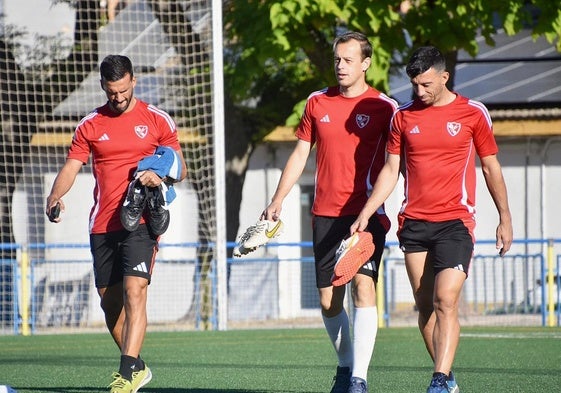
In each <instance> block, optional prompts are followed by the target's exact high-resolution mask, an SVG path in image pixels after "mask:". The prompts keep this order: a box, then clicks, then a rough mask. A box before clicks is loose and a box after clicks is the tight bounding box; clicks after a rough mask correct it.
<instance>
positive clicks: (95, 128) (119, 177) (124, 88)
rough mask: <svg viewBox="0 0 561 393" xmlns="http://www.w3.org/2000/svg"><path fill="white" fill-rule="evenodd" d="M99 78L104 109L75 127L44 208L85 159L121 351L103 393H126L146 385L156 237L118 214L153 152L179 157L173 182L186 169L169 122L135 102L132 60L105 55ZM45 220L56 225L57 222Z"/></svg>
mask: <svg viewBox="0 0 561 393" xmlns="http://www.w3.org/2000/svg"><path fill="white" fill-rule="evenodd" d="M100 74H101V87H102V89H103V91H104V92H105V94H106V96H107V103H106V104H105V105H103V106H101V107H99V108H97V109H96V110H94V111H93V112H91V113H90V114H89V115H87V116H86V117H84V118H83V119H82V120H81V121H80V123H79V124H78V126H77V127H76V131H75V133H74V137H73V139H72V145H71V146H70V149H69V152H68V156H67V159H66V163H65V164H64V166H63V167H62V169H61V170H60V172H59V173H58V175H57V177H56V179H55V181H54V184H53V187H52V189H51V192H50V194H49V196H48V197H47V204H46V208H47V215H49V214H50V212H51V209H52V208H54V207H56V206H58V208H60V210H61V211H64V202H63V200H62V199H61V198H62V197H63V196H64V195H65V194H66V193H67V192H68V191H69V190H70V188H71V187H72V184H73V183H74V180H75V179H76V176H77V174H78V172H79V171H80V169H81V168H82V166H83V165H85V164H87V162H88V158H89V156H90V154H91V156H92V167H93V168H92V170H93V176H94V179H95V188H94V192H93V197H94V205H93V207H92V209H91V211H90V222H89V230H90V246H91V251H92V256H93V265H94V274H95V285H96V287H97V290H98V293H99V296H100V298H101V308H102V309H103V312H104V314H105V321H106V324H107V328H108V329H109V332H110V333H111V335H112V336H113V339H114V341H115V343H116V344H117V346H118V347H119V349H120V350H121V361H120V367H119V372H118V373H114V375H113V378H114V380H113V382H112V383H111V385H110V387H111V392H112V393H131V392H137V391H138V389H140V387H142V386H144V385H145V384H147V383H148V382H149V381H150V379H151V378H152V374H151V371H150V369H149V368H148V367H147V366H146V365H145V364H144V361H143V360H142V359H141V358H140V350H141V348H142V343H143V341H144V336H145V334H146V325H147V319H146V299H147V290H148V284H149V283H150V278H151V274H152V268H153V266H154V261H155V256H156V252H157V251H158V236H157V235H155V234H154V233H153V231H151V230H150V228H149V227H148V226H147V225H146V223H145V221H144V218H142V219H141V221H140V224H141V225H139V226H138V228H137V229H135V230H134V231H131V232H129V231H127V230H125V229H124V228H123V225H122V224H121V220H120V214H119V212H120V209H121V205H122V204H123V201H124V199H125V195H126V194H127V187H128V185H129V182H131V180H132V179H133V175H134V173H135V171H136V169H137V165H138V162H139V161H140V160H141V159H142V158H144V157H147V156H151V155H152V154H154V152H155V150H156V148H158V146H168V147H171V148H172V149H173V150H175V151H176V153H177V154H178V156H179V157H181V165H182V170H181V179H180V180H183V179H184V178H185V177H186V175H187V169H186V166H185V161H184V159H183V154H182V152H181V146H180V145H179V139H178V137H177V131H176V127H175V123H174V122H173V120H172V119H171V117H170V116H169V115H168V114H167V113H166V112H164V111H162V110H161V109H158V108H156V107H154V106H153V105H149V104H147V103H145V102H143V101H141V100H139V99H136V98H135V97H134V87H135V85H136V78H135V76H134V74H133V68H132V63H131V61H130V60H129V59H128V58H127V57H125V56H120V55H109V56H107V57H106V58H105V59H104V60H103V61H102V63H101V65H100ZM137 178H138V180H137V181H138V182H139V183H141V184H142V185H143V186H146V187H149V188H152V189H153V188H156V187H159V186H160V185H161V183H162V181H164V180H166V181H168V180H169V179H162V178H160V177H159V176H158V175H157V174H156V173H154V172H152V171H149V170H147V171H143V172H142V173H140V172H139V173H138V174H137ZM140 211H142V209H140ZM49 218H50V219H51V220H52V221H53V222H60V221H61V218H60V217H57V216H56V215H54V216H52V215H51V216H50V217H49Z"/></svg>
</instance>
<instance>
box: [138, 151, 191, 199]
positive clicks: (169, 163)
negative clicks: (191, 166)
mask: <svg viewBox="0 0 561 393" xmlns="http://www.w3.org/2000/svg"><path fill="white" fill-rule="evenodd" d="M147 170H149V171H152V172H154V173H156V174H157V175H158V176H160V177H161V178H164V177H166V176H167V177H169V178H171V179H173V180H180V179H181V158H180V157H179V155H178V154H177V152H176V151H175V150H173V149H172V148H171V147H168V146H158V147H157V148H156V151H155V152H154V154H153V155H151V156H148V157H144V158H143V159H142V160H140V161H139V162H138V167H137V168H136V171H137V172H140V171H147ZM161 187H162V193H163V194H164V199H165V201H166V206H167V205H169V204H170V203H171V202H172V201H173V200H174V199H175V190H174V189H173V186H172V185H167V184H165V183H162V185H161Z"/></svg>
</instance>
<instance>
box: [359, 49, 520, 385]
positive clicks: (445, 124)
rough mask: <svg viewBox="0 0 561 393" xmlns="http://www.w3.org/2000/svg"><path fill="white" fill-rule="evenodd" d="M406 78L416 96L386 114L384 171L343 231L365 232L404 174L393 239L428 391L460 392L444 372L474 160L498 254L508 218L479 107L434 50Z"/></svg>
mask: <svg viewBox="0 0 561 393" xmlns="http://www.w3.org/2000/svg"><path fill="white" fill-rule="evenodd" d="M406 71H407V75H408V76H409V77H410V78H411V84H412V86H413V91H414V93H415V95H416V97H415V99H414V100H413V101H411V102H409V103H407V104H404V105H402V106H400V107H399V109H398V110H397V112H396V113H395V116H394V118H393V120H392V124H391V131H390V136H389V139H388V145H387V152H388V157H387V159H386V164H385V165H384V168H383V169H382V171H381V172H380V176H379V177H378V181H377V182H376V184H375V186H374V190H373V192H372V195H371V196H370V198H369V199H368V202H367V203H366V205H365V206H364V208H363V210H362V211H361V213H360V214H359V216H358V218H357V220H356V221H355V222H354V223H353V225H352V226H351V233H353V232H355V231H362V230H364V229H365V228H366V226H367V223H368V219H369V217H370V216H371V215H372V214H373V213H374V212H375V211H376V209H378V207H379V206H380V205H381V204H382V203H383V202H384V201H385V200H386V198H387V197H388V196H389V195H390V193H391V192H392V191H393V189H394V187H395V185H396V183H397V180H398V176H399V173H400V169H401V168H404V171H403V175H404V177H405V199H404V201H403V204H402V206H401V210H400V212H399V217H398V219H399V229H398V238H399V242H400V247H401V249H402V250H403V252H404V254H405V265H406V268H407V273H408V276H409V280H410V283H411V287H412V290H413V294H414V297H415V303H416V305H417V308H418V310H419V329H420V330H421V334H422V336H423V339H424V341H425V345H426V347H427V350H428V352H429V354H430V356H431V358H432V360H433V362H434V374H433V378H432V381H431V384H430V386H429V388H428V389H427V393H445V392H454V393H455V392H458V391H459V388H458V385H457V383H456V380H455V378H454V375H453V373H452V372H451V368H452V364H453V361H454V357H455V353H456V349H457V347H458V342H459V339H460V324H459V320H458V301H459V298H460V293H461V290H462V287H463V284H464V281H465V280H466V278H467V274H468V268H469V264H470V261H471V257H472V253H473V246H474V242H475V238H474V233H473V231H474V228H475V216H474V213H475V185H476V175H475V155H476V154H477V155H478V156H479V158H480V161H481V168H482V171H483V176H484V177H485V181H486V184H487V188H488V190H489V192H490V194H491V197H492V198H493V201H494V203H495V205H496V207H497V211H498V213H499V225H498V227H497V231H496V237H497V243H496V247H497V249H499V253H500V255H501V256H502V255H504V254H505V253H506V252H507V251H508V250H509V248H510V246H511V243H512V222H511V214H510V209H509V206H508V198H507V191H506V185H505V182H504V178H503V175H502V170H501V166H500V164H499V161H498V159H497V152H498V148H497V145H496V143H495V138H494V136H493V128H492V123H491V118H490V116H489V112H488V111H487V109H486V108H485V106H484V105H483V104H481V103H479V102H477V101H473V100H470V99H467V98H465V97H462V96H460V95H459V94H456V93H454V92H452V91H450V90H448V88H447V87H446V82H447V81H448V78H449V73H448V72H447V71H446V63H445V60H444V57H443V55H442V53H440V51H439V50H438V49H437V48H434V47H422V48H419V49H417V50H416V51H415V53H414V54H413V56H412V57H411V59H410V61H409V63H408V64H407V68H406Z"/></svg>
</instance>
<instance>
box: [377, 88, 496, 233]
mask: <svg viewBox="0 0 561 393" xmlns="http://www.w3.org/2000/svg"><path fill="white" fill-rule="evenodd" d="M387 151H388V153H390V154H402V155H401V159H402V162H403V163H404V165H405V199H404V201H403V204H402V207H401V211H400V215H401V216H402V217H405V218H411V219H418V220H425V221H431V222H441V221H448V220H453V219H462V220H473V215H474V213H475V186H476V171H475V155H476V154H477V155H478V156H479V157H485V156H489V155H493V154H497V152H498V148H497V144H496V142H495V138H494V136H493V126H492V122H491V117H490V116H489V112H488V111H487V108H486V107H485V106H484V105H483V104H482V103H480V102H477V101H474V100H470V99H468V98H466V97H463V96H460V95H458V94H457V95H456V99H455V100H454V101H453V102H452V103H450V104H448V105H444V106H426V105H424V104H422V103H421V102H420V101H418V100H414V101H411V102H409V103H407V104H404V105H403V106H400V107H399V108H398V110H397V112H396V113H395V116H394V118H393V120H392V126H391V132H390V137H389V140H388V147H387Z"/></svg>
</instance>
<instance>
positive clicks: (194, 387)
mask: <svg viewBox="0 0 561 393" xmlns="http://www.w3.org/2000/svg"><path fill="white" fill-rule="evenodd" d="M142 357H143V358H144V359H145V361H146V362H147V364H148V365H149V366H150V367H151V369H152V371H153V374H154V378H153V380H152V382H151V383H150V384H148V385H147V386H146V387H145V388H143V389H141V392H155V393H171V392H177V393H187V392H190V393H224V392H232V393H236V392H237V393H256V392H271V393H278V392H294V393H296V392H298V393H327V392H329V390H330V386H331V379H332V377H333V374H334V372H335V366H336V361H335V355H334V352H333V349H332V347H331V344H330V343H329V341H328V339H327V335H326V333H325V332H324V331H323V330H322V329H285V330H237V331H226V332H193V331H190V332H165V333H164V332H150V333H148V334H147V337H146V341H145V344H144V349H143V352H142ZM118 362H119V353H118V351H117V348H116V346H115V345H114V344H113V341H112V340H111V338H110V336H109V334H92V333H88V334H73V335H36V336H31V337H22V336H0V385H2V384H7V385H11V386H12V387H14V388H15V389H16V390H17V391H18V392H22V393H23V392H26V393H30V392H53V393H55V392H65V393H79V392H82V393H83V392H91V393H95V392H108V391H109V389H107V385H108V384H109V382H110V381H111V378H110V376H111V373H112V372H113V371H117V369H118V366H119V364H118ZM454 371H455V373H456V378H457V380H458V384H459V386H460V391H461V392H462V393H470V392H472V393H485V392H493V393H498V392H504V393H511V392H516V393H526V392H527V393H536V392H557V391H561V329H559V328H539V327H537V328H463V329H462V338H461V342H460V348H459V350H458V353H457V356H456V363H455V365H454ZM431 373H432V366H431V362H430V359H429V357H428V355H427V353H426V351H425V348H424V345H423V342H422V340H421V337H420V334H419V332H418V331H417V330H416V329H414V328H387V329H380V330H379V333H378V338H377V342H376V348H375V353H374V357H373V360H372V362H371V365H370V370H369V375H368V383H369V392H370V393H376V392H380V393H382V392H390V393H392V392H395V393H401V392H403V393H412V392H420V393H424V392H425V391H426V387H427V385H428V383H429V382H430V376H431Z"/></svg>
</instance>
